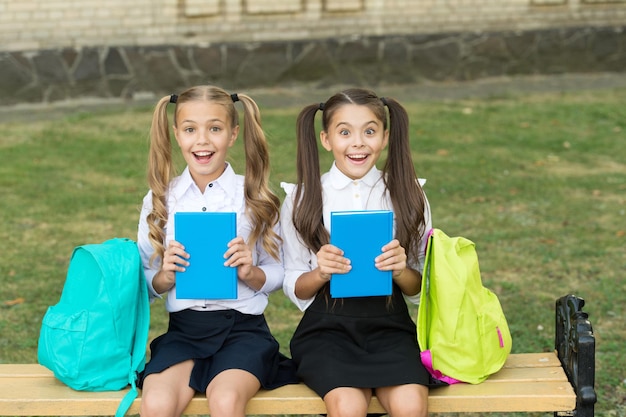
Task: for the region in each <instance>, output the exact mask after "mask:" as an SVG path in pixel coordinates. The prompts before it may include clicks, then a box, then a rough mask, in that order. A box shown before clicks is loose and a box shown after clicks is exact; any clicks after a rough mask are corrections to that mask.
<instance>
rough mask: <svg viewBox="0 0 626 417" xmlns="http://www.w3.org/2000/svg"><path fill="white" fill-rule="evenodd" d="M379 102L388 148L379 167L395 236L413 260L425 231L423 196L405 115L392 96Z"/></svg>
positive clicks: (416, 256)
mask: <svg viewBox="0 0 626 417" xmlns="http://www.w3.org/2000/svg"><path fill="white" fill-rule="evenodd" d="M381 101H382V102H383V103H384V104H385V105H386V106H387V109H388V110H389V149H388V153H387V160H386V161H385V165H384V167H383V173H384V175H383V179H384V181H385V187H386V188H387V190H389V196H390V198H391V203H392V205H393V207H394V211H395V213H396V239H398V241H399V242H400V244H401V245H402V247H404V248H405V250H406V252H407V256H408V258H409V260H413V261H417V259H418V255H419V253H418V250H419V249H418V247H419V242H420V241H421V239H422V237H423V234H424V233H425V230H424V228H425V218H424V210H425V208H426V197H425V195H424V192H423V190H422V187H421V186H420V185H419V182H418V181H417V175H416V173H415V167H414V165H413V160H412V159H411V147H410V143H409V117H408V114H407V112H406V110H405V109H404V107H402V105H401V104H400V103H398V102H397V101H396V100H394V99H392V98H382V99H381Z"/></svg>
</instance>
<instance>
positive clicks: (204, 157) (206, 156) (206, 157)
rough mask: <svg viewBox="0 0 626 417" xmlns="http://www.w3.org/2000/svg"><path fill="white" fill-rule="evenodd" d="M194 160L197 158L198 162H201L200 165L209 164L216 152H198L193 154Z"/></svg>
mask: <svg viewBox="0 0 626 417" xmlns="http://www.w3.org/2000/svg"><path fill="white" fill-rule="evenodd" d="M192 154H193V156H194V158H196V161H198V162H200V163H207V162H209V161H210V160H211V158H212V157H213V155H215V152H210V151H198V152H192Z"/></svg>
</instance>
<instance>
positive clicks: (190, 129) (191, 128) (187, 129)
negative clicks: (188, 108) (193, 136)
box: [185, 127, 195, 133]
mask: <svg viewBox="0 0 626 417" xmlns="http://www.w3.org/2000/svg"><path fill="white" fill-rule="evenodd" d="M194 130H195V129H194V128H193V127H186V128H185V132H187V133H193V132H194Z"/></svg>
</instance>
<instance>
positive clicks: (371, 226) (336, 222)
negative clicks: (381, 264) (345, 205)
mask: <svg viewBox="0 0 626 417" xmlns="http://www.w3.org/2000/svg"><path fill="white" fill-rule="evenodd" d="M392 239H393V212H391V211H386V210H373V211H339V212H337V211H336V212H331V213H330V243H331V244H333V245H334V246H337V247H338V248H339V249H341V250H343V251H344V256H345V257H346V258H348V259H350V262H351V265H352V269H351V270H350V272H348V273H347V274H333V275H332V276H331V278H330V295H331V297H333V298H342V297H367V296H379V295H390V294H391V291H392V285H391V284H392V280H391V274H392V272H391V271H380V270H378V269H377V268H376V265H375V262H374V259H375V258H376V257H377V256H378V255H380V254H381V253H382V247H383V246H385V245H386V244H387V243H389V242H391V240H392Z"/></svg>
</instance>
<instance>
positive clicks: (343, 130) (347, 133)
mask: <svg viewBox="0 0 626 417" xmlns="http://www.w3.org/2000/svg"><path fill="white" fill-rule="evenodd" d="M339 134H340V135H342V136H348V135H349V134H350V132H349V131H348V129H341V130H340V131H339Z"/></svg>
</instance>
